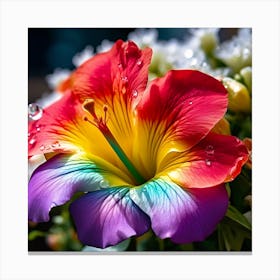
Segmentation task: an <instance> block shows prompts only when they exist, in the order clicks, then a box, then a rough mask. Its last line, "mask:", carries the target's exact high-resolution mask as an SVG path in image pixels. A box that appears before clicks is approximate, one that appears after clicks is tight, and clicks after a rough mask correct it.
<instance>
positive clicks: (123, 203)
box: [70, 187, 150, 248]
mask: <svg viewBox="0 0 280 280" xmlns="http://www.w3.org/2000/svg"><path fill="white" fill-rule="evenodd" d="M128 191H129V188H122V187H117V188H110V189H107V190H100V191H95V192H91V193H88V194H86V195H84V196H82V197H81V198H79V199H77V200H76V201H74V202H73V203H72V204H71V206H70V212H71V214H72V216H73V218H74V222H75V225H76V228H77V232H78V238H79V239H80V241H81V242H82V243H83V244H86V245H90V246H94V247H99V248H105V247H107V246H110V245H115V244H117V243H119V242H121V241H123V240H125V239H127V238H129V237H131V236H134V235H137V236H138V235H142V234H143V233H145V232H146V231H147V230H148V229H149V228H150V219H149V217H148V216H147V215H146V214H145V213H143V212H142V211H141V210H140V208H139V207H138V206H137V205H136V204H135V203H134V202H133V201H132V200H131V199H130V197H129V195H128Z"/></svg>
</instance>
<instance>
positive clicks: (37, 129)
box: [36, 124, 41, 132]
mask: <svg viewBox="0 0 280 280" xmlns="http://www.w3.org/2000/svg"><path fill="white" fill-rule="evenodd" d="M36 131H37V132H40V131H41V127H40V125H39V124H37V125H36Z"/></svg>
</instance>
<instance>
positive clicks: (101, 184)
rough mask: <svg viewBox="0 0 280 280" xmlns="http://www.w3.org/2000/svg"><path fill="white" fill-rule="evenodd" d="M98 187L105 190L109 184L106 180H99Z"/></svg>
mask: <svg viewBox="0 0 280 280" xmlns="http://www.w3.org/2000/svg"><path fill="white" fill-rule="evenodd" d="M99 185H100V188H101V189H106V188H108V187H109V182H108V181H107V180H101V181H100V183H99Z"/></svg>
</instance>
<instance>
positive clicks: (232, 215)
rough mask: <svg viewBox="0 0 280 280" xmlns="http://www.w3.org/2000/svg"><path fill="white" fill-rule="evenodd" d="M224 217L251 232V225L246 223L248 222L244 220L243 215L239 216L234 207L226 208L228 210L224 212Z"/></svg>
mask: <svg viewBox="0 0 280 280" xmlns="http://www.w3.org/2000/svg"><path fill="white" fill-rule="evenodd" d="M226 217H228V218H230V219H231V220H233V221H235V222H236V223H238V224H240V225H242V226H243V227H245V228H246V229H248V230H251V225H250V223H249V222H248V220H247V219H246V217H244V215H243V214H241V213H240V212H239V211H238V210H237V209H236V208H235V207H233V206H232V205H230V206H229V207H228V210H227V212H226Z"/></svg>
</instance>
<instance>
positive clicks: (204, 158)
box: [161, 133, 248, 188]
mask: <svg viewBox="0 0 280 280" xmlns="http://www.w3.org/2000/svg"><path fill="white" fill-rule="evenodd" d="M247 159H248V152H247V150H246V147H245V145H244V144H243V143H242V141H241V140H239V139H238V138H236V137H234V136H227V135H219V134H214V133H210V134H208V135H207V136H206V137H205V138H204V139H203V140H201V141H200V142H199V143H198V144H197V145H196V146H194V147H193V148H192V149H191V150H189V151H186V152H185V153H175V152H174V153H173V155H172V156H169V158H168V157H166V159H165V160H163V162H162V163H163V165H162V166H161V169H162V170H163V171H162V172H163V173H164V174H168V176H169V177H170V178H171V180H172V181H174V182H175V183H177V184H179V185H180V186H182V187H185V188H205V187H211V186H215V185H219V184H221V183H223V182H227V181H231V180H233V179H234V178H235V177H236V176H237V175H238V174H239V173H240V172H241V168H242V166H243V165H244V164H245V162H246V161H247Z"/></svg>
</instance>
